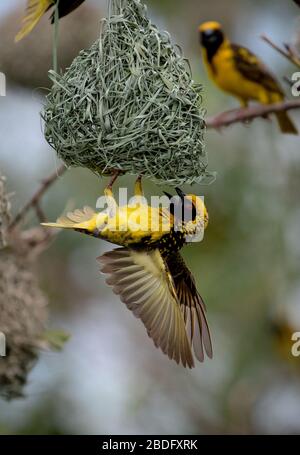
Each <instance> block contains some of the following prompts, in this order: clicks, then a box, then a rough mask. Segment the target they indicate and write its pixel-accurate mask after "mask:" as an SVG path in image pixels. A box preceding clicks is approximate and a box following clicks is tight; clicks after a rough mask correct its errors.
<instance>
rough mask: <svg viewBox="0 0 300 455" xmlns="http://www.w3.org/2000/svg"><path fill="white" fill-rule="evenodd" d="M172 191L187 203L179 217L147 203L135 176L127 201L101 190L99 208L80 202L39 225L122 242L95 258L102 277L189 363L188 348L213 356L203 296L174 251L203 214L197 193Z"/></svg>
mask: <svg viewBox="0 0 300 455" xmlns="http://www.w3.org/2000/svg"><path fill="white" fill-rule="evenodd" d="M177 191H178V194H179V195H180V198H181V199H180V200H181V201H183V200H184V202H185V208H187V210H186V212H185V214H187V219H184V220H182V219H178V217H177V215H176V212H174V213H173V214H172V213H170V210H169V209H168V208H162V207H151V206H149V205H148V204H147V203H146V201H145V199H144V198H141V197H142V190H141V184H140V180H138V181H137V184H136V187H135V196H136V198H135V201H134V203H132V204H130V205H124V206H120V207H119V206H118V205H117V202H116V201H115V199H114V198H113V195H112V193H111V192H110V191H106V196H108V199H107V207H106V208H105V209H104V210H103V211H101V212H100V213H96V212H95V211H94V210H93V209H91V208H90V207H84V209H83V210H75V211H74V212H72V213H68V214H67V215H66V216H64V217H61V218H59V219H58V220H57V223H45V224H44V226H48V227H56V228H63V229H72V230H75V231H79V232H83V233H86V234H88V235H92V236H94V237H97V238H101V239H104V240H107V241H109V242H111V243H115V244H117V245H120V246H122V247H121V248H117V249H115V250H112V251H109V252H107V253H105V254H104V255H102V256H101V257H100V258H98V259H99V262H100V263H101V271H102V272H103V273H104V274H105V275H106V276H107V279H106V282H107V283H108V284H109V285H110V286H112V288H113V291H114V292H115V293H116V294H117V295H119V296H120V299H121V301H122V302H124V303H125V304H126V306H127V307H128V308H129V309H130V310H131V311H132V312H133V313H134V315H135V316H136V317H138V318H140V319H141V320H142V322H143V323H144V325H145V327H146V329H147V333H148V335H149V336H150V337H151V338H152V339H153V341H154V343H155V346H157V347H159V348H161V350H162V351H163V352H164V353H165V354H167V355H168V356H169V357H170V358H171V359H174V360H175V361H176V362H177V363H182V365H183V366H185V367H190V368H191V367H193V366H194V359H193V354H192V350H193V351H194V353H195V356H196V358H197V359H198V360H200V361H203V360H204V355H205V352H206V354H207V355H208V356H209V357H211V356H212V346H211V339H210V334H209V328H208V324H207V320H206V316H205V306H204V303H203V300H202V298H201V296H200V294H199V293H198V291H197V289H196V285H195V281H194V278H193V276H192V275H191V273H190V271H189V269H188V268H187V266H186V265H185V263H184V261H183V259H182V257H181V255H180V254H179V251H180V249H181V248H182V247H183V246H184V244H185V243H186V242H187V237H188V236H190V235H194V234H197V232H198V231H199V229H200V230H201V229H203V230H204V228H205V227H206V226H207V223H208V214H207V210H206V207H205V205H204V202H203V201H202V199H201V198H199V197H197V196H195V195H188V196H185V195H184V194H183V193H182V192H181V191H180V190H179V189H177ZM168 196H169V195H168Z"/></svg>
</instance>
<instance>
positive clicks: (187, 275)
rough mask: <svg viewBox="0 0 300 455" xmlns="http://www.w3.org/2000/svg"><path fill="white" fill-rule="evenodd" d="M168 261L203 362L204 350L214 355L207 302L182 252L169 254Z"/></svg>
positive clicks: (195, 349) (191, 333)
mask: <svg viewBox="0 0 300 455" xmlns="http://www.w3.org/2000/svg"><path fill="white" fill-rule="evenodd" d="M166 262H167V265H168V268H169V271H170V273H171V275H172V278H173V281H174V285H175V289H176V294H177V298H178V300H179V302H180V307H181V310H182V313H183V316H184V321H185V324H186V329H187V333H188V336H189V340H190V344H191V346H192V347H193V350H194V353H195V356H196V358H197V359H198V360H199V361H200V362H203V360H204V351H205V352H206V354H207V356H208V357H209V358H212V355H213V351H212V342H211V336H210V331H209V327H208V323H207V319H206V315H205V312H206V309H205V304H204V302H203V300H202V297H201V296H200V294H199V292H198V290H197V288H196V284H195V280H194V277H193V275H192V274H191V272H190V270H189V269H188V267H187V266H186V264H185V262H184V260H183V258H182V256H181V255H180V253H175V254H173V255H171V256H168V258H167V259H166Z"/></svg>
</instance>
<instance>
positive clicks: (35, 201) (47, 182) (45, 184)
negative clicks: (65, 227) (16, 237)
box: [9, 164, 67, 231]
mask: <svg viewBox="0 0 300 455" xmlns="http://www.w3.org/2000/svg"><path fill="white" fill-rule="evenodd" d="M66 169H67V168H66V167H65V165H64V164H63V165H61V166H60V167H59V168H58V169H57V171H55V172H53V174H51V175H49V177H47V178H46V179H44V180H43V181H42V184H41V186H40V188H39V189H38V190H37V191H36V192H35V193H34V195H33V196H32V198H31V199H30V200H29V201H28V202H27V204H26V205H24V207H23V208H22V210H21V211H20V212H19V213H18V214H17V216H16V217H15V219H14V220H13V221H12V223H11V224H10V226H9V231H12V230H13V229H15V228H16V227H17V226H18V225H19V224H20V223H21V222H22V221H23V220H24V218H25V216H26V214H27V212H28V211H29V210H30V209H32V208H35V210H36V211H37V212H38V216H41V217H43V214H42V212H41V211H40V209H39V202H40V200H41V198H42V197H43V195H44V194H45V193H46V191H47V190H48V189H49V187H50V186H51V185H52V184H53V183H54V182H55V181H56V180H57V179H58V178H59V177H60V176H61V175H63V173H64V172H65V171H66Z"/></svg>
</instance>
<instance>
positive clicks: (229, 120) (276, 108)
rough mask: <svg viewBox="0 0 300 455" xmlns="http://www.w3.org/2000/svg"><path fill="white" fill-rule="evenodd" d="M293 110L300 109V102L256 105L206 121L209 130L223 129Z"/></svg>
mask: <svg viewBox="0 0 300 455" xmlns="http://www.w3.org/2000/svg"><path fill="white" fill-rule="evenodd" d="M292 109H300V100H297V101H283V102H282V103H275V104H267V105H261V104H258V105H255V106H250V107H245V108H239V109H233V110H231V111H226V112H222V113H221V114H217V115H215V116H214V117H210V118H208V119H207V120H206V126H207V128H215V129H218V128H222V127H223V126H229V125H232V124H234V123H243V122H247V121H250V120H253V119H255V118H258V117H267V116H268V115H269V114H274V113H276V112H282V111H290V110H292Z"/></svg>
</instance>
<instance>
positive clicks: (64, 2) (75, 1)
mask: <svg viewBox="0 0 300 455" xmlns="http://www.w3.org/2000/svg"><path fill="white" fill-rule="evenodd" d="M83 2H84V0H28V2H27V8H26V15H25V17H24V19H23V27H22V29H21V30H20V32H19V33H18V34H17V36H16V39H15V40H16V41H20V40H21V39H23V38H24V37H25V36H26V35H28V34H29V33H30V32H31V31H32V30H33V29H34V27H35V26H36V25H37V23H38V22H39V21H40V19H41V18H42V16H43V15H44V14H45V13H46V12H47V11H48V10H49V9H51V8H52V7H53V8H54V7H57V9H58V18H59V19H60V18H62V17H64V16H67V15H68V14H70V13H71V12H72V11H74V10H75V9H76V8H78V6H80V5H81V4H82V3H83ZM54 19H55V12H54V13H53V14H52V16H51V20H52V23H53V22H54Z"/></svg>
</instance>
